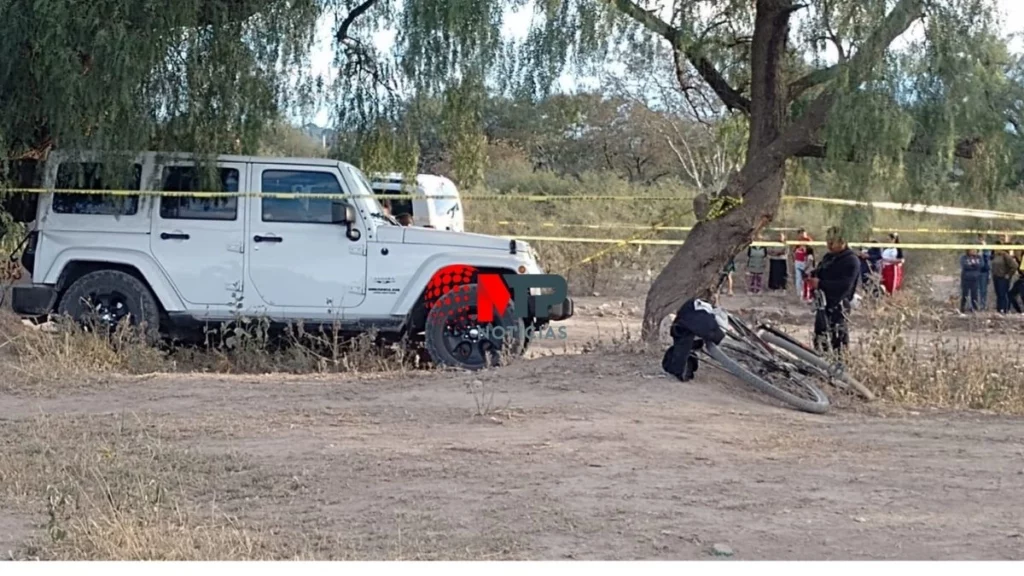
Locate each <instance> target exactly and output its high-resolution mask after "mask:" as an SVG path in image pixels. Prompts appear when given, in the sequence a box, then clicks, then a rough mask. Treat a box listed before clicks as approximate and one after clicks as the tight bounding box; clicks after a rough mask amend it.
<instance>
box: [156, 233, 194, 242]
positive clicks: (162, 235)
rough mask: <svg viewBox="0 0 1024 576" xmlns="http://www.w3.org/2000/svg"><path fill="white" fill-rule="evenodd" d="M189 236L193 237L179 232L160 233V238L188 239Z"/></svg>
mask: <svg viewBox="0 0 1024 576" xmlns="http://www.w3.org/2000/svg"><path fill="white" fill-rule="evenodd" d="M189 238H191V236H189V235H188V234H178V233H174V234H170V233H168V232H161V233H160V239H161V240H188V239H189Z"/></svg>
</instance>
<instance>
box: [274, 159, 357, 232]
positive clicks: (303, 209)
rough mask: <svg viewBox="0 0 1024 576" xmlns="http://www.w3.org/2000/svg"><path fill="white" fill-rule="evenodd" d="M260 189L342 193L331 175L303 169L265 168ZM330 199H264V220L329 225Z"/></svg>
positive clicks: (309, 192) (303, 192)
mask: <svg viewBox="0 0 1024 576" xmlns="http://www.w3.org/2000/svg"><path fill="white" fill-rule="evenodd" d="M262 189H263V193H265V194H273V193H287V194H313V195H315V194H331V195H334V194H337V195H341V194H345V191H344V190H342V188H341V184H339V183H338V178H337V177H336V176H335V175H334V174H332V173H330V172H307V171H302V170H267V171H265V172H263V188H262ZM331 202H332V200H331V199H330V198H301V197H300V198H263V202H262V206H263V221H264V222H298V223H302V224H330V223H331Z"/></svg>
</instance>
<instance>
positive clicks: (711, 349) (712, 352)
mask: <svg viewBox="0 0 1024 576" xmlns="http://www.w3.org/2000/svg"><path fill="white" fill-rule="evenodd" d="M726 346H728V345H726ZM742 346H746V345H745V344H738V345H737V347H736V348H732V349H731V350H730V353H732V354H737V355H738V354H742V349H741V347H742ZM705 349H706V351H707V354H708V356H710V357H711V358H713V359H714V360H715V361H716V362H718V363H719V364H721V366H722V368H724V369H726V370H728V371H729V372H730V373H731V374H733V375H734V376H736V377H737V378H740V379H741V380H743V381H744V382H746V383H747V384H749V385H750V386H752V387H753V388H754V389H755V390H757V391H759V392H761V393H764V394H767V395H769V396H771V397H772V398H775V399H776V400H779V401H781V402H784V403H786V404H789V405H790V406H792V407H794V408H797V409H798V410H803V411H804V412H810V413H812V414H824V413H825V412H827V411H828V408H829V401H828V396H826V395H825V393H824V392H822V391H821V390H820V389H819V388H818V387H817V386H815V385H813V384H811V383H810V382H807V381H806V379H804V378H798V377H794V376H793V375H791V374H779V376H778V377H783V378H786V379H787V380H789V381H790V382H791V383H793V384H797V385H798V386H799V387H801V388H803V389H805V390H806V391H807V392H809V393H810V395H811V396H812V397H813V399H807V398H800V397H798V396H795V395H793V394H790V393H789V392H786V391H785V390H782V389H781V388H778V387H777V386H775V385H774V384H772V383H771V382H769V381H767V380H765V379H763V378H761V377H760V376H758V375H757V374H754V373H753V372H750V371H749V370H747V369H746V368H745V367H744V366H742V365H741V364H740V363H739V362H737V361H736V360H734V359H733V358H730V357H729V355H728V354H726V352H725V351H724V350H723V349H722V348H721V347H720V346H716V345H714V344H712V343H710V342H708V343H707V344H706V345H705ZM753 361H754V362H755V363H756V362H759V360H758V359H756V358H753Z"/></svg>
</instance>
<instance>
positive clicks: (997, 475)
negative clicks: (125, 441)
mask: <svg viewBox="0 0 1024 576" xmlns="http://www.w3.org/2000/svg"><path fill="white" fill-rule="evenodd" d="M743 298H745V297H740V296H737V297H735V300H734V301H733V302H732V305H733V306H736V307H742V306H745V305H746V304H744V302H745V300H742V299H743ZM726 303H727V304H729V302H728V301H726ZM581 304H582V307H581V309H580V311H579V316H578V317H577V318H575V319H573V320H572V321H571V322H570V323H569V326H568V327H569V340H568V341H566V342H556V341H548V342H543V343H542V344H541V345H540V346H538V347H537V348H536V349H535V350H534V351H533V352H532V353H531V358H529V359H526V360H522V361H519V362H518V363H516V364H514V365H512V366H508V367H504V368H500V369H496V370H493V371H488V372H485V373H479V374H462V373H449V374H443V373H426V372H424V373H407V374H402V375H391V376H388V375H371V376H362V377H352V376H331V377H317V378H301V377H284V376H260V377H223V376H203V375H194V376H162V375H158V376H152V377H148V378H144V379H132V380H124V381H120V380H119V381H115V382H110V383H108V384H107V385H105V386H101V387H97V388H95V389H86V390H81V389H76V390H73V391H72V392H71V393H69V394H66V395H60V396H54V397H39V396H34V397H28V396H12V395H7V396H4V397H2V398H0V434H2V435H3V436H4V437H6V438H8V439H9V440H10V439H11V438H13V437H15V435H17V434H19V433H23V430H24V429H25V428H26V425H27V423H30V422H33V421H35V422H38V421H39V419H40V418H60V419H61V422H62V424H61V426H63V427H64V429H66V430H64V431H62V432H61V434H63V435H64V436H66V438H67V441H68V442H70V443H72V445H73V444H74V443H75V442H78V441H83V439H85V438H88V437H89V436H90V435H94V434H97V433H99V431H101V430H104V429H109V428H110V427H112V426H115V425H119V426H120V425H122V424H118V422H121V423H123V422H124V421H125V420H126V419H127V420H131V421H133V422H136V423H139V425H140V426H142V427H143V428H144V429H145V430H148V431H149V432H148V433H151V434H153V435H154V436H156V437H159V438H160V439H161V442H166V443H169V444H171V445H173V446H174V447H175V448H176V449H178V448H180V449H181V450H184V451H187V452H189V453H192V454H198V455H201V456H203V457H208V458H212V459H224V460H227V459H238V460H239V461H242V462H244V463H245V465H244V466H242V467H239V468H227V469H226V471H224V472H223V474H222V475H220V476H218V477H217V478H218V479H217V481H216V482H215V483H214V485H213V486H212V487H209V488H206V489H205V491H203V492H200V493H197V494H198V495H197V496H195V498H196V503H197V505H199V506H203V507H206V508H213V507H216V509H217V510H219V511H220V512H222V513H223V514H225V515H230V516H231V517H233V518H236V519H237V521H238V522H240V523H244V524H245V525H247V526H255V527H258V528H260V529H262V530H263V531H265V532H266V533H267V534H270V535H272V536H273V541H274V542H275V543H276V544H275V546H277V547H276V548H275V550H276V551H275V552H274V555H278V556H281V557H288V556H289V555H293V554H296V553H309V554H311V555H312V556H314V557H325V558H332V557H338V558H371V559H373V558H478V559H519V558H522V559H706V558H714V557H723V554H721V553H722V552H724V553H725V554H724V555H725V556H727V555H728V552H730V551H731V552H732V557H733V558H738V559H904V560H910V559H961V560H966V559H1015V560H1021V559H1024V509H1022V508H1021V506H1019V505H1017V504H1019V502H1020V501H1021V495H1022V494H1024V428H1022V425H1021V424H1022V421H1021V420H1020V419H1014V418H1007V417H997V416H992V415H986V414H980V413H940V412H938V411H930V410H918V411H911V410H903V409H897V408H895V407H892V406H887V405H885V404H878V405H872V406H864V405H863V404H860V403H859V402H857V401H855V400H852V399H842V398H840V399H838V400H837V402H836V403H837V404H838V405H837V406H836V408H835V409H834V410H833V411H832V412H831V413H830V414H828V415H824V416H814V415H809V414H804V413H800V412H796V411H792V410H788V409H785V408H782V407H780V406H777V405H775V404H772V403H771V402H770V401H767V400H765V399H764V398H763V397H760V396H758V395H756V394H754V393H752V392H749V391H747V390H746V389H745V388H744V387H743V386H742V385H741V384H740V383H738V382H737V381H735V380H734V379H732V378H731V377H729V376H726V375H724V374H722V373H720V372H716V371H715V370H714V369H713V368H710V367H702V368H701V370H700V371H699V372H698V378H697V379H696V380H695V381H693V382H689V383H685V384H683V383H680V382H677V381H675V380H670V379H667V378H666V377H665V376H664V374H663V373H662V372H661V369H660V364H659V360H660V355H659V354H658V351H651V352H646V353H643V352H640V351H639V349H637V350H636V351H632V352H631V351H624V348H623V347H621V346H620V347H619V348H618V351H614V352H613V351H609V350H610V348H605V347H600V346H598V345H597V342H598V341H600V342H604V343H605V344H607V343H609V342H612V341H613V340H615V341H623V340H630V339H631V338H632V339H635V337H636V336H637V335H638V330H639V323H640V319H639V315H638V311H639V307H640V306H641V305H642V303H641V302H639V301H635V300H628V299H624V300H622V301H621V303H620V302H619V301H618V300H608V299H607V298H605V299H598V298H584V299H582V300H581ZM796 315H797V316H799V314H796ZM581 349H583V350H584V351H589V352H588V353H582V354H581V353H579V352H580V350H581ZM83 445H85V444H83ZM253 471H256V472H258V478H262V480H255V479H254V478H256V477H254V476H253V474H254V472H253ZM0 472H2V471H0ZM8 492H10V490H8ZM5 499H6V502H5ZM0 509H3V510H4V512H3V513H0V548H2V550H3V551H4V555H7V554H6V551H7V550H11V551H12V554H13V555H14V556H18V552H17V551H18V550H19V547H21V546H23V544H24V543H25V542H29V541H32V540H33V539H34V538H38V537H39V535H40V534H41V533H42V532H43V531H44V528H45V524H46V517H45V516H46V514H45V511H46V508H45V506H43V505H42V504H41V502H40V501H38V500H33V499H31V498H27V499H26V498H21V499H17V498H12V497H10V494H8V495H7V496H5V495H4V492H3V490H0ZM716 548H717V549H718V551H719V553H720V554H717V555H716V554H715V552H714V550H715V549H716Z"/></svg>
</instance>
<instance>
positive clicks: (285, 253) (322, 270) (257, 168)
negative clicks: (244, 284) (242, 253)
mask: <svg viewBox="0 0 1024 576" xmlns="http://www.w3.org/2000/svg"><path fill="white" fill-rule="evenodd" d="M251 174H252V180H253V184H254V186H255V188H256V189H258V190H259V191H260V192H261V193H262V194H269V195H270V197H268V196H264V197H261V198H256V199H254V200H253V201H252V202H250V208H249V230H248V234H247V238H246V243H247V258H248V270H249V272H248V276H249V282H250V285H251V286H252V287H253V288H254V289H255V294H256V295H258V297H259V299H260V300H261V301H262V303H263V304H264V305H266V306H269V307H270V308H271V309H272V310H279V311H281V312H284V313H285V314H286V315H287V316H289V317H292V318H294V317H300V318H303V319H317V320H330V319H332V318H337V317H338V311H340V310H341V309H343V308H351V307H354V306H358V305H359V304H360V303H362V301H363V299H364V298H365V296H366V226H365V225H364V222H363V221H362V216H361V215H360V214H358V211H357V214H356V217H357V221H356V222H355V223H354V224H353V225H352V228H353V230H354V231H357V232H358V238H357V239H355V240H353V239H350V238H348V237H346V231H347V229H346V226H345V225H343V224H332V223H331V221H332V217H331V204H332V202H344V201H345V199H344V198H338V196H340V195H343V194H349V193H351V192H350V190H351V188H350V186H348V185H347V184H346V183H345V180H344V178H343V177H342V175H341V171H340V170H339V169H338V168H337V167H336V166H304V165H298V164H272V163H267V164H253V165H252V166H251ZM331 196H334V197H335V198H333V199H332V198H331ZM353 237H355V236H353ZM248 295H249V294H248V293H247V300H248ZM247 304H250V302H247Z"/></svg>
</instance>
